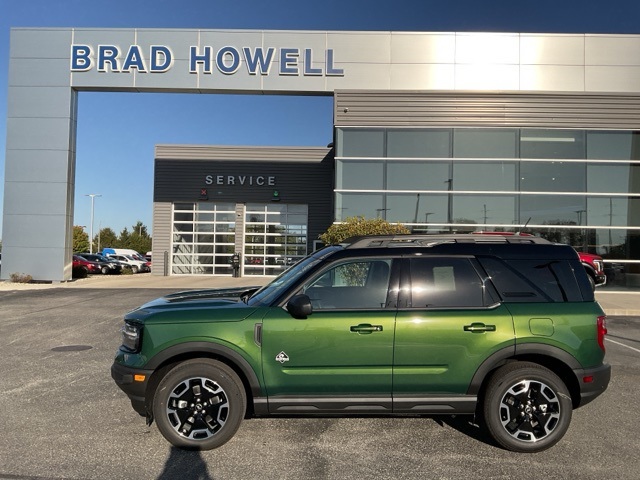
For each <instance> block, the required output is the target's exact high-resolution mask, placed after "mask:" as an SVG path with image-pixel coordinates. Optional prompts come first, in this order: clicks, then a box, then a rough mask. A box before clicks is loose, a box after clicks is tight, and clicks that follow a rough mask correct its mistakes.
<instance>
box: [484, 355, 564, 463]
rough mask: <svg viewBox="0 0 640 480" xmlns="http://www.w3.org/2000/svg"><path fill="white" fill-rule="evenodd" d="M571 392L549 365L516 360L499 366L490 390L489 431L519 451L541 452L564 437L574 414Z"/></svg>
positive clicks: (486, 405) (486, 406)
mask: <svg viewBox="0 0 640 480" xmlns="http://www.w3.org/2000/svg"><path fill="white" fill-rule="evenodd" d="M572 408H573V405H572V402H571V397H570V395H569V391H568V390H567V387H566V386H565V384H564V383H563V382H562V380H560V378H559V377H558V376H557V375H555V374H554V373H553V372H552V371H550V370H548V369H547V368H545V367H543V366H541V365H538V364H534V363H529V362H514V363H511V364H507V365H505V366H503V367H501V368H499V369H498V370H497V371H496V372H495V373H494V374H493V376H492V377H491V380H490V381H489V384H488V386H487V390H486V396H485V402H484V408H483V416H484V421H485V424H486V426H487V429H488V430H489V433H490V434H491V436H492V437H493V438H494V440H495V441H496V442H498V443H499V444H500V445H501V446H503V447H504V448H506V449H508V450H512V451H515V452H539V451H542V450H546V449H547V448H549V447H551V446H553V445H555V444H556V443H557V442H558V441H560V439H561V438H562V437H563V436H564V434H565V433H566V431H567V429H568V428H569V423H570V422H571V415H572Z"/></svg>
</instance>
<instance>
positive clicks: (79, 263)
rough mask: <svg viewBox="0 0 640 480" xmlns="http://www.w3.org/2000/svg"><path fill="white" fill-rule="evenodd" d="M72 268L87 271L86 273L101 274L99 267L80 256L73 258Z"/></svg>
mask: <svg viewBox="0 0 640 480" xmlns="http://www.w3.org/2000/svg"><path fill="white" fill-rule="evenodd" d="M73 268H84V269H86V270H87V273H102V271H101V270H100V265H98V264H97V263H94V262H90V261H89V260H87V259H86V258H84V257H81V256H80V255H74V256H73Z"/></svg>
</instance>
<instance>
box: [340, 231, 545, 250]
mask: <svg viewBox="0 0 640 480" xmlns="http://www.w3.org/2000/svg"><path fill="white" fill-rule="evenodd" d="M443 243H475V244H487V243H499V244H506V243H513V244H547V245H548V244H551V243H552V242H550V241H548V240H545V239H544V238H541V237H535V236H532V235H527V236H520V235H513V234H507V235H484V234H481V233H480V234H474V233H458V234H453V233H452V234H446V235H442V234H432V235H429V234H422V235H366V236H359V237H351V238H348V239H346V240H345V241H344V242H341V244H342V245H344V246H345V248H376V247H413V246H415V247H433V246H436V245H441V244H443Z"/></svg>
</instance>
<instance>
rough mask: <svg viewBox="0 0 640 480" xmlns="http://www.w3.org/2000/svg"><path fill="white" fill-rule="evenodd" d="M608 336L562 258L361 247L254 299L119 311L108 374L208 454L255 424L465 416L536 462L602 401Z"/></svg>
mask: <svg viewBox="0 0 640 480" xmlns="http://www.w3.org/2000/svg"><path fill="white" fill-rule="evenodd" d="M605 334H606V324H605V316H604V313H603V311H602V309H601V308H600V306H599V305H598V303H597V302H596V301H595V299H594V293H593V290H592V288H591V286H590V284H589V280H588V279H587V274H586V273H585V270H584V268H583V267H582V265H581V263H580V260H579V258H578V254H577V253H576V252H575V250H573V249H572V248H571V247H570V246H568V245H557V244H552V243H550V242H548V241H546V240H543V239H540V238H538V237H531V236H530V237H525V236H511V237H510V236H493V235H491V236H486V235H469V234H466V235H450V236H441V235H438V236H426V235H422V236H416V235H401V236H373V237H359V238H356V239H351V240H350V241H347V242H346V243H345V244H343V245H339V246H330V247H326V248H324V249H322V250H319V251H317V252H315V253H313V254H311V255H310V256H308V257H306V258H304V259H302V260H301V261H299V262H298V263H296V264H295V265H293V266H292V267H291V268H289V269H288V270H286V271H285V272H284V273H282V274H281V275H280V276H279V277H277V278H276V279H274V280H273V281H272V282H271V283H269V284H268V285H266V286H264V287H262V288H260V289H249V290H247V289H246V288H244V289H243V288H233V289H218V290H198V291H187V292H180V293H175V294H171V295H168V296H166V297H163V298H160V299H157V300H154V301H151V302H149V303H147V304H146V305H143V306H141V307H140V308H138V309H136V310H134V311H132V312H130V313H128V314H127V315H126V316H125V320H124V326H123V328H122V336H123V342H122V346H120V348H119V349H118V351H117V353H116V357H115V361H114V364H113V366H112V369H111V374H112V377H113V378H114V380H115V381H116V383H117V384H118V386H119V387H120V388H121V389H122V390H123V391H124V392H125V393H126V394H127V395H128V396H129V398H130V400H131V403H132V406H133V408H134V409H135V410H136V411H137V412H138V413H139V414H141V415H143V416H145V417H146V419H147V422H148V423H151V422H152V421H153V420H154V419H155V420H156V422H157V425H158V428H159V430H160V432H161V433H162V435H163V436H164V437H165V438H166V439H167V440H168V441H169V442H171V443H172V444H173V445H175V446H178V447H184V448H195V449H203V450H205V449H212V448H216V447H218V446H220V445H222V444H224V443H225V442H227V441H228V440H229V439H230V438H231V437H232V436H233V435H234V434H235V432H236V431H237V429H238V427H239V425H240V423H241V421H242V419H243V418H245V417H252V416H266V415H306V416H312V415H351V414H358V415H363V414H365V415H367V414H368V415H387V414H388V415H427V416H432V415H437V414H447V415H451V414H469V415H475V418H476V419H477V420H478V422H479V423H481V424H482V425H484V427H485V428H486V429H487V431H488V432H489V434H490V435H491V437H492V438H493V439H494V440H495V441H496V442H497V444H499V445H501V446H502V447H504V448H507V449H509V450H513V451H518V452H537V451H541V450H544V449H546V448H549V447H551V446H552V445H554V444H555V443H557V442H558V441H559V440H560V439H561V438H562V436H563V435H564V434H565V432H566V431H567V428H568V427H569V423H570V421H571V415H572V412H573V410H574V409H575V408H577V407H580V406H582V405H585V404H586V403H588V402H590V401H592V400H593V399H594V398H596V397H597V396H598V395H600V394H601V393H602V392H603V391H604V390H605V389H606V388H607V385H608V383H609V378H610V367H609V365H608V364H606V363H603V360H604V355H605V346H604V336H605ZM472 418H473V417H472Z"/></svg>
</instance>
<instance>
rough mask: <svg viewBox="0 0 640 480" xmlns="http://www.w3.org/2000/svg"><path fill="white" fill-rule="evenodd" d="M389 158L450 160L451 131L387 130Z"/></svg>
mask: <svg viewBox="0 0 640 480" xmlns="http://www.w3.org/2000/svg"><path fill="white" fill-rule="evenodd" d="M387 157H400V158H450V157H451V130H435V129H434V130H396V129H389V130H387Z"/></svg>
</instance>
